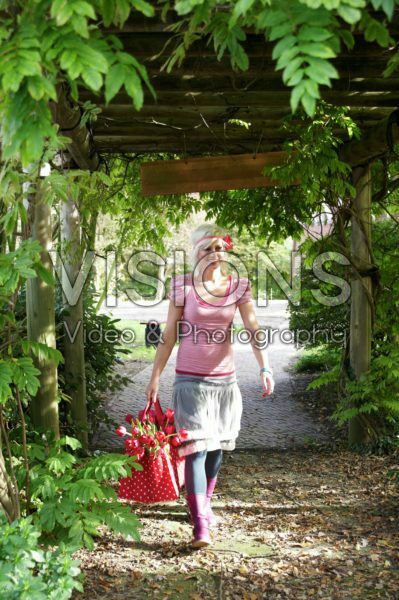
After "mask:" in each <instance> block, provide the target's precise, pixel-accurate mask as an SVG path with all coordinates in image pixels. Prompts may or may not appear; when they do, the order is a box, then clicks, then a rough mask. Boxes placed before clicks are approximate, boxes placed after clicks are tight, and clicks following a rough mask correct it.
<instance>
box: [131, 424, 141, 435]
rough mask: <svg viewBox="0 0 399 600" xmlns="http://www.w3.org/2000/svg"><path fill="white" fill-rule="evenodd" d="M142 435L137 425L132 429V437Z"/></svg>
mask: <svg viewBox="0 0 399 600" xmlns="http://www.w3.org/2000/svg"><path fill="white" fill-rule="evenodd" d="M139 434H140V429H139V428H138V427H137V425H135V426H134V427H133V429H132V435H139Z"/></svg>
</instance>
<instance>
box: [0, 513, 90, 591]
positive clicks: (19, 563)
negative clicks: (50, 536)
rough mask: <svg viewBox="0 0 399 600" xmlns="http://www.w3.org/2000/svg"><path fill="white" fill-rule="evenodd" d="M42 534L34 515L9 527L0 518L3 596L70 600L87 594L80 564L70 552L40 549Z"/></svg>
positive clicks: (2, 517) (0, 578) (0, 517)
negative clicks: (80, 594)
mask: <svg viewBox="0 0 399 600" xmlns="http://www.w3.org/2000/svg"><path fill="white" fill-rule="evenodd" d="M40 535H41V531H40V528H39V527H38V525H37V524H36V523H34V522H33V517H32V516H31V515H30V516H28V517H24V518H21V519H18V520H16V521H13V523H11V524H10V523H8V522H7V521H6V518H5V516H4V514H3V513H1V514H0V588H1V592H0V596H1V598H7V600H13V599H15V600H67V599H68V598H70V597H71V596H72V593H73V590H74V589H76V590H78V591H80V592H83V587H82V583H81V581H82V578H83V577H82V574H81V571H80V568H79V564H80V563H79V561H77V560H73V559H72V558H71V556H70V551H69V550H68V549H66V548H61V547H60V548H57V549H56V550H54V551H50V550H44V549H42V548H41V547H40V546H38V540H39V538H40Z"/></svg>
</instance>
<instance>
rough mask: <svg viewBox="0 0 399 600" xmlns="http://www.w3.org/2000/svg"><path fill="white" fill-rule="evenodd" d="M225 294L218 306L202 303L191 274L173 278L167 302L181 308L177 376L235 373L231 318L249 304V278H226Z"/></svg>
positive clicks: (217, 303)
mask: <svg viewBox="0 0 399 600" xmlns="http://www.w3.org/2000/svg"><path fill="white" fill-rule="evenodd" d="M229 278H230V283H229V287H228V288H227V290H226V294H225V296H224V297H222V298H221V299H220V300H218V301H217V302H214V301H212V304H211V303H209V302H204V301H203V300H202V299H201V298H200V297H199V296H198V294H197V292H196V290H195V289H194V286H193V281H192V273H186V274H185V275H177V276H176V277H174V278H172V281H171V285H170V292H169V294H168V298H169V299H170V300H171V301H172V302H175V304H176V306H184V310H183V315H182V317H181V320H180V338H179V339H180V344H179V348H178V351H177V360H176V373H187V374H191V375H203V376H204V375H205V376H206V375H231V374H233V373H235V365H234V351H233V331H232V329H231V327H232V325H233V318H234V314H235V312H236V309H237V306H240V305H241V304H244V303H245V302H251V301H252V293H251V284H250V281H249V279H248V277H240V278H237V277H233V276H232V275H230V276H229Z"/></svg>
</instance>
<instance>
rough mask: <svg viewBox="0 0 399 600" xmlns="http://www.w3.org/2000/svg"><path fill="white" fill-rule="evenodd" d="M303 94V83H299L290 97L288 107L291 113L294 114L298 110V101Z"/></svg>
mask: <svg viewBox="0 0 399 600" xmlns="http://www.w3.org/2000/svg"><path fill="white" fill-rule="evenodd" d="M304 92H305V87H304V82H303V81H301V82H300V83H299V84H298V85H297V86H296V87H294V89H293V90H292V92H291V96H290V105H291V111H292V112H293V113H294V112H295V111H296V109H297V108H298V104H299V101H300V99H301V97H302V94H303V93H304Z"/></svg>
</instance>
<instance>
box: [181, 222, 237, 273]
mask: <svg viewBox="0 0 399 600" xmlns="http://www.w3.org/2000/svg"><path fill="white" fill-rule="evenodd" d="M205 235H206V236H208V235H211V236H214V237H213V238H206V239H205V240H201V238H202V237H204V236H205ZM225 235H228V231H227V230H226V229H223V227H220V226H219V225H216V223H203V224H202V225H200V226H199V227H197V229H195V230H194V231H192V232H191V235H190V239H191V243H192V245H193V247H192V249H191V254H190V264H191V266H192V267H193V269H194V268H195V266H196V264H197V262H198V260H199V259H198V254H199V251H200V250H204V249H205V248H207V246H209V244H212V243H213V242H214V241H215V240H216V239H218V238H223V237H224V236H225ZM200 240H201V241H200ZM221 244H222V246H223V248H225V247H226V246H227V245H228V244H227V242H225V241H224V240H222V241H221ZM220 270H221V272H222V273H223V275H227V267H226V263H224V262H222V264H221V267H220Z"/></svg>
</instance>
